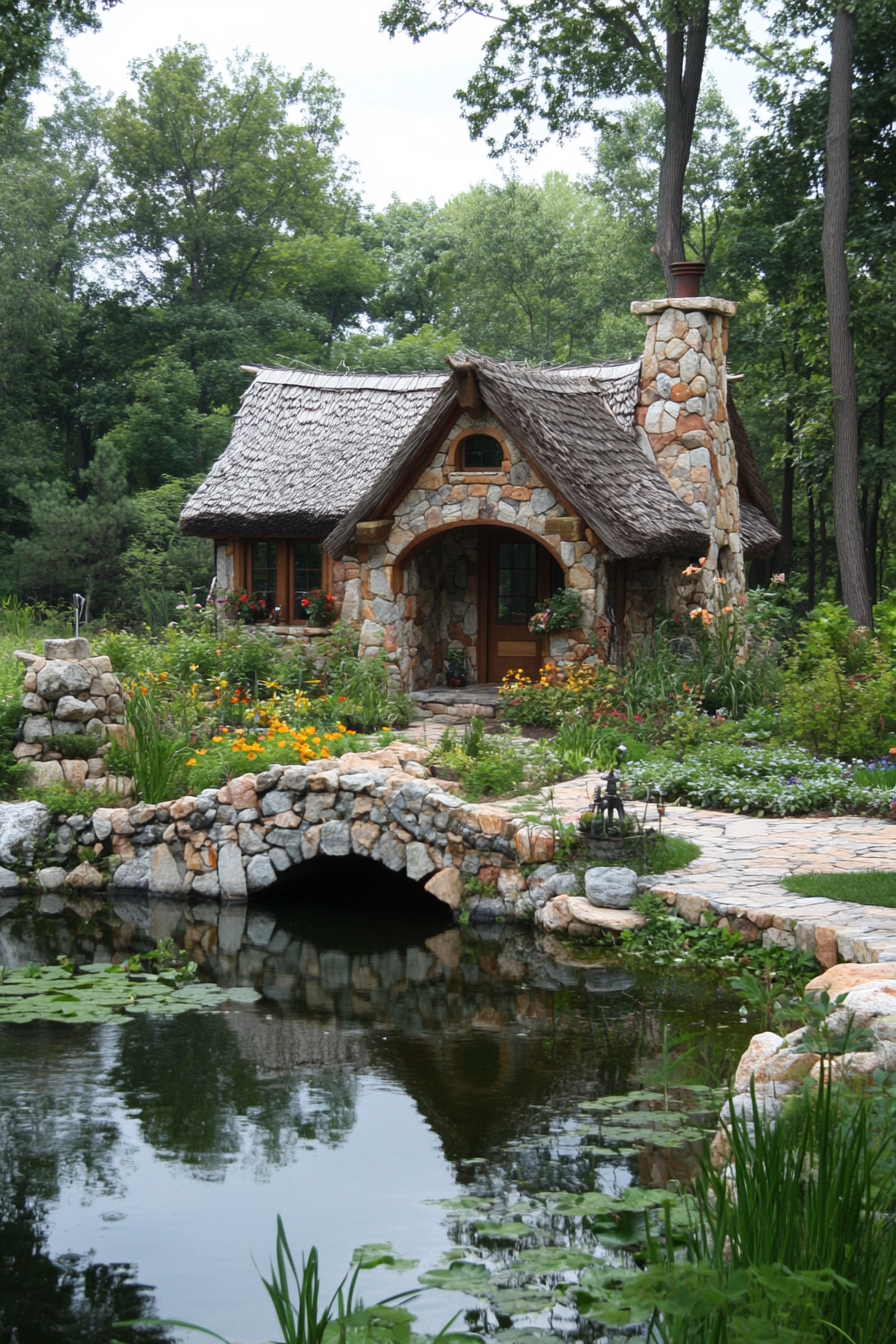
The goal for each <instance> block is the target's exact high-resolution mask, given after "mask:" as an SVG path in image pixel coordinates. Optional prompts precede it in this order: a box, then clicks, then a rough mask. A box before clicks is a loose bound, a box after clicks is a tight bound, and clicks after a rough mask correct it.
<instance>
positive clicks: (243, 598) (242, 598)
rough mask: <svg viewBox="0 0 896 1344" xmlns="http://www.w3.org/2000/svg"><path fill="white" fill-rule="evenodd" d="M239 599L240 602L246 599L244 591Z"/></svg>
mask: <svg viewBox="0 0 896 1344" xmlns="http://www.w3.org/2000/svg"><path fill="white" fill-rule="evenodd" d="M240 601H241V602H245V601H246V594H245V593H243V595H242V597H241V598H240Z"/></svg>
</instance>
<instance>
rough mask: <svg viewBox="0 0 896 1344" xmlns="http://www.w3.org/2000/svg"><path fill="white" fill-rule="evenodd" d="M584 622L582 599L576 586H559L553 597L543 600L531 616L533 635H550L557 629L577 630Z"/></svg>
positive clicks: (530, 622) (530, 624)
mask: <svg viewBox="0 0 896 1344" xmlns="http://www.w3.org/2000/svg"><path fill="white" fill-rule="evenodd" d="M581 624H582V599H581V597H580V596H579V594H578V593H577V592H576V590H575V588H558V589H557V591H556V593H554V596H553V597H549V598H548V600H547V601H546V602H541V603H539V605H538V608H537V609H536V612H535V615H534V616H531V617H530V618H529V629H530V630H531V632H532V634H533V635H550V634H553V633H554V631H555V630H576V629H578V628H579V627H580V626H581Z"/></svg>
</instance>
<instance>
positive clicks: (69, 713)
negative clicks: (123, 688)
mask: <svg viewBox="0 0 896 1344" xmlns="http://www.w3.org/2000/svg"><path fill="white" fill-rule="evenodd" d="M98 712H99V711H98V710H97V707H96V705H95V704H94V703H93V701H92V700H78V699H77V697H76V696H74V695H63V696H61V697H60V699H59V700H58V701H57V704H56V718H57V719H62V720H63V722H65V723H86V722H87V721H88V719H92V718H94V717H95V716H96V714H97V713H98Z"/></svg>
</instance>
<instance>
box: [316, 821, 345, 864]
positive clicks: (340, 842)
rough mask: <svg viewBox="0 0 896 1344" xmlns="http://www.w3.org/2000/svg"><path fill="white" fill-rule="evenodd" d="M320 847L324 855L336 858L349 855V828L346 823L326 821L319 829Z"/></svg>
mask: <svg viewBox="0 0 896 1344" xmlns="http://www.w3.org/2000/svg"><path fill="white" fill-rule="evenodd" d="M320 847H321V849H322V850H323V852H324V853H325V854H329V855H330V856H331V857H338V856H341V855H343V854H350V853H351V848H352V837H351V827H350V826H349V824H348V822H347V821H326V822H324V824H323V826H321V828H320Z"/></svg>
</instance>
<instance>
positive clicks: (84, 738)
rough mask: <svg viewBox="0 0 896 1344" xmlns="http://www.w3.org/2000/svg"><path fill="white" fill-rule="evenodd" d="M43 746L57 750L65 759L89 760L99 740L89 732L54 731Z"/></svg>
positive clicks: (50, 749)
mask: <svg viewBox="0 0 896 1344" xmlns="http://www.w3.org/2000/svg"><path fill="white" fill-rule="evenodd" d="M43 746H44V747H46V749H47V750H48V751H58V752H59V755H60V756H61V757H62V758H63V760H66V761H89V760H90V758H91V756H95V755H96V749H97V747H98V746H99V742H98V741H97V739H96V738H95V737H94V736H93V735H92V734H91V733H65V734H56V733H54V734H53V736H52V737H48V738H47V740H46V741H45V742H44V743H43Z"/></svg>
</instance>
